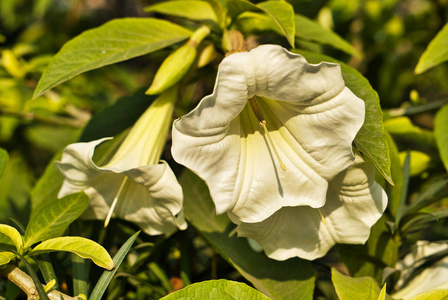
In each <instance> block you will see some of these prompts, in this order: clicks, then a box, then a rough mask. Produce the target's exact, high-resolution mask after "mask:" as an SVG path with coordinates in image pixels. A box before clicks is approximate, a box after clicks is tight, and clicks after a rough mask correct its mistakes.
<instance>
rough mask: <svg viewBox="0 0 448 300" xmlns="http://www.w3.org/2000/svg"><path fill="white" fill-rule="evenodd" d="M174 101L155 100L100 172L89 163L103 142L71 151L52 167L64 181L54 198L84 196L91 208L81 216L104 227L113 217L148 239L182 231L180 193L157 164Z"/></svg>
mask: <svg viewBox="0 0 448 300" xmlns="http://www.w3.org/2000/svg"><path fill="white" fill-rule="evenodd" d="M174 101H175V91H174V90H169V91H168V92H166V93H164V94H162V95H161V96H160V97H159V98H157V99H156V100H155V101H154V102H153V104H151V106H150V107H149V108H148V109H147V110H146V112H145V113H144V114H143V115H142V116H141V117H140V118H139V120H138V121H137V122H136V124H135V125H134V126H133V127H132V129H131V130H130V132H129V134H128V135H127V136H126V138H125V139H124V141H123V143H122V144H121V145H120V147H119V149H118V150H117V152H116V153H115V154H114V155H113V157H112V158H111V160H110V161H109V162H108V163H107V164H106V165H104V166H97V165H96V164H95V163H94V162H93V160H92V157H93V154H94V151H95V147H96V146H97V145H98V144H100V143H102V142H103V141H104V140H106V139H107V138H106V139H100V140H96V141H92V142H89V143H76V144H71V145H69V146H68V147H67V148H66V149H65V150H64V152H63V154H62V159H61V161H60V162H57V163H56V165H57V167H58V168H59V170H60V171H61V173H62V174H63V175H64V177H65V180H64V183H63V185H62V187H61V190H60V191H59V195H58V196H59V197H63V196H65V195H68V194H72V193H76V192H79V191H84V192H85V193H86V194H87V195H88V196H89V198H90V207H89V208H88V210H87V211H86V212H85V213H84V215H83V216H84V217H85V218H89V219H105V220H106V224H107V223H108V221H109V218H110V217H112V216H116V217H119V218H122V219H125V220H128V221H130V222H134V223H136V224H138V225H139V226H140V227H141V228H142V229H143V230H144V231H145V232H146V233H148V234H150V235H157V234H169V233H172V232H173V231H175V230H176V229H177V228H180V229H185V228H186V227H187V224H186V222H185V219H184V217H183V213H182V202H183V195H182V188H181V186H180V185H179V183H178V182H177V179H176V177H175V175H174V173H173V171H172V170H171V168H170V167H169V165H168V164H167V163H166V162H165V161H161V162H160V163H159V159H160V155H161V152H162V150H163V148H164V146H165V142H166V137H167V133H168V129H169V125H170V123H171V116H172V112H173V107H174Z"/></svg>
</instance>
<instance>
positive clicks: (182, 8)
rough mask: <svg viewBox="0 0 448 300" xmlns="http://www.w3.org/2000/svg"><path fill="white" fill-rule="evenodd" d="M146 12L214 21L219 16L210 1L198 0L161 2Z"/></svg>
mask: <svg viewBox="0 0 448 300" xmlns="http://www.w3.org/2000/svg"><path fill="white" fill-rule="evenodd" d="M145 11H146V12H156V13H161V14H166V15H171V16H176V17H182V18H186V19H189V20H193V21H212V22H214V23H216V22H217V21H218V18H217V17H216V14H215V11H214V10H213V8H212V6H211V5H210V3H208V2H205V1H197V0H176V1H166V2H160V3H157V4H154V5H151V6H148V7H146V8H145Z"/></svg>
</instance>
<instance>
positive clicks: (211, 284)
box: [161, 279, 270, 300]
mask: <svg viewBox="0 0 448 300" xmlns="http://www.w3.org/2000/svg"><path fill="white" fill-rule="evenodd" d="M178 299H201V300H215V299H229V300H230V299H241V300H269V299H270V298H268V297H266V296H265V295H263V294H262V293H260V292H259V291H257V290H256V289H254V288H251V287H250V286H248V285H247V284H244V283H241V282H236V281H230V280H225V279H221V280H210V281H202V282H199V283H194V284H191V285H189V286H187V287H185V288H183V289H181V290H180V291H177V292H174V293H171V294H169V295H168V296H166V297H163V298H161V300H178Z"/></svg>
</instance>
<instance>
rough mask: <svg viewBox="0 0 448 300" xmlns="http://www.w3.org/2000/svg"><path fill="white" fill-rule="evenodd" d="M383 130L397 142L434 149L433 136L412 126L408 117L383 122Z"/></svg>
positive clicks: (429, 132) (434, 141)
mask: <svg viewBox="0 0 448 300" xmlns="http://www.w3.org/2000/svg"><path fill="white" fill-rule="evenodd" d="M384 128H385V129H386V130H387V131H388V132H389V133H390V134H391V135H392V136H393V137H394V138H395V139H396V140H397V141H402V142H403V143H406V144H412V145H418V146H419V147H420V148H421V147H425V148H427V149H432V148H435V147H436V140H435V138H434V134H433V133H432V132H431V131H429V130H426V129H422V128H420V127H418V126H415V125H414V124H412V122H411V120H410V119H409V118H408V117H398V118H393V119H389V120H387V121H385V122H384Z"/></svg>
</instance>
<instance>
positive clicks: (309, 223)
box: [230, 156, 387, 260]
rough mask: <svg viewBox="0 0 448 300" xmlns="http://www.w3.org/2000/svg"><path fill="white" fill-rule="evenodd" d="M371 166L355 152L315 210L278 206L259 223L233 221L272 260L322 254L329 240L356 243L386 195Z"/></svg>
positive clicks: (363, 238) (366, 233) (361, 240)
mask: <svg viewBox="0 0 448 300" xmlns="http://www.w3.org/2000/svg"><path fill="white" fill-rule="evenodd" d="M374 174H375V168H374V166H373V164H372V163H370V162H369V163H367V162H366V163H364V162H362V159H361V158H360V157H359V156H357V158H356V163H355V164H354V165H353V166H352V167H350V168H349V169H348V170H346V171H345V172H343V173H341V174H340V175H338V176H337V177H336V178H335V179H334V180H333V181H331V182H330V186H329V189H328V193H327V197H328V198H327V202H326V204H325V205H324V206H323V207H322V208H321V211H322V214H323V215H324V217H325V220H326V224H324V223H322V221H321V217H320V214H319V212H318V210H316V209H313V208H310V207H284V208H282V209H280V210H279V211H277V212H276V213H275V214H274V215H272V216H271V217H270V218H268V219H267V220H265V221H263V222H260V223H239V222H238V219H235V218H234V217H233V216H230V217H231V219H232V220H233V221H234V222H236V223H237V224H238V229H237V231H238V234H239V236H244V237H249V238H251V239H254V240H256V241H257V242H258V243H259V244H260V245H261V246H262V247H263V248H264V250H265V252H266V254H267V255H268V256H269V257H271V258H273V259H277V260H285V259H288V258H291V257H295V256H298V257H301V258H305V259H309V260H312V259H316V258H319V257H322V256H324V255H325V254H326V253H327V252H328V250H329V249H330V248H331V247H332V246H333V245H334V244H335V243H351V244H362V243H365V241H366V240H367V239H368V237H369V235H370V227H371V226H373V224H375V223H376V221H377V220H378V219H379V218H380V217H381V215H382V213H383V211H384V209H385V208H386V205H387V196H386V193H385V192H384V190H383V189H382V188H381V186H380V185H379V184H378V183H376V182H375V180H374Z"/></svg>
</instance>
